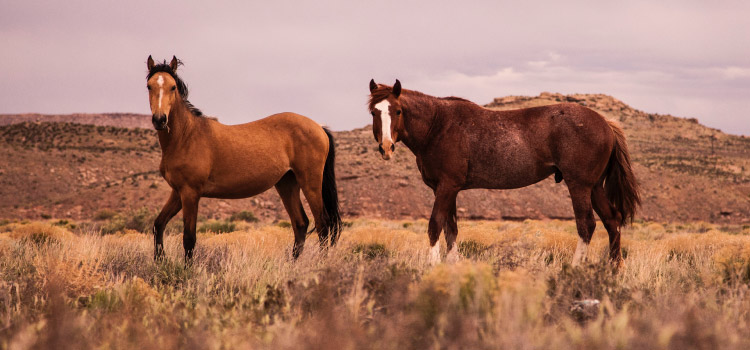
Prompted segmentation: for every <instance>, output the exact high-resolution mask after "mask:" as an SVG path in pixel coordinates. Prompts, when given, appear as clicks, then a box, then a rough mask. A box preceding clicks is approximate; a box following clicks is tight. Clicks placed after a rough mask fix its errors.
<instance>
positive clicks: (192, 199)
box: [180, 188, 200, 263]
mask: <svg viewBox="0 0 750 350" xmlns="http://www.w3.org/2000/svg"><path fill="white" fill-rule="evenodd" d="M180 200H181V201H182V220H183V223H184V225H185V230H184V231H183V234H182V247H183V248H185V262H186V263H189V262H190V261H191V260H192V259H193V249H195V241H196V238H195V225H196V223H197V221H198V201H199V200H200V196H199V195H198V193H197V192H196V191H195V190H193V189H191V188H182V189H180Z"/></svg>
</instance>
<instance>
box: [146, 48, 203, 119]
mask: <svg viewBox="0 0 750 350" xmlns="http://www.w3.org/2000/svg"><path fill="white" fill-rule="evenodd" d="M181 65H182V61H177V66H181ZM162 72H163V73H167V74H169V75H170V76H171V77H172V79H174V81H175V83H176V84H177V92H179V93H180V96H181V97H182V100H183V101H185V105H186V106H187V108H188V109H189V110H190V112H191V113H193V115H194V116H196V117H203V112H201V110H200V109H198V108H197V107H195V106H193V104H192V103H190V101H188V87H187V85H186V84H185V82H184V81H182V79H180V76H179V75H177V73H175V71H173V70H172V67H170V66H169V64H168V63H167V61H166V60H164V62H162V63H159V64H155V65H154V66H153V67H152V68H151V70H149V71H148V75H147V76H146V80H149V79H151V77H153V76H154V74H156V73H162Z"/></svg>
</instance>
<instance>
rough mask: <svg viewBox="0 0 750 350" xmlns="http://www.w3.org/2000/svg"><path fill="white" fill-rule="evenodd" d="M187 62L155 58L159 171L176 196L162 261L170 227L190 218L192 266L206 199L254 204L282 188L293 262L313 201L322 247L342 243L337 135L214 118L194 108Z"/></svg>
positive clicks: (159, 248)
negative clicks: (183, 70) (182, 71)
mask: <svg viewBox="0 0 750 350" xmlns="http://www.w3.org/2000/svg"><path fill="white" fill-rule="evenodd" d="M180 64H181V62H180V61H178V60H177V58H176V57H172V61H171V62H170V63H169V64H167V63H166V61H164V63H161V64H154V60H153V59H152V58H151V56H149V57H148V62H147V66H148V76H147V78H146V79H147V81H148V91H149V102H150V104H151V112H152V113H153V117H152V122H153V124H154V128H155V129H156V130H158V135H159V144H160V145H161V151H162V158H161V165H160V166H159V171H160V172H161V175H162V176H163V177H164V179H165V180H166V181H167V183H168V184H169V186H170V187H172V194H171V195H170V196H169V199H168V200H167V203H166V204H165V205H164V208H163V209H162V210H161V213H159V216H158V217H157V218H156V220H155V222H154V257H155V258H159V257H161V256H162V255H163V253H164V245H163V235H164V228H165V226H166V225H167V222H169V220H170V219H171V218H172V217H174V216H175V215H176V214H177V213H178V212H179V211H180V210H182V215H183V220H184V223H185V231H184V234H183V237H182V243H183V247H184V248H185V259H186V260H189V259H190V258H191V257H192V254H193V248H194V247H195V241H196V237H195V224H196V218H197V215H198V201H199V200H200V198H201V197H210V198H246V197H251V196H254V195H256V194H259V193H261V192H263V191H265V190H267V189H269V188H271V187H274V186H275V187H276V191H278V192H279V196H280V197H281V200H282V202H283V203H284V208H286V211H287V212H288V213H289V219H290V220H291V223H292V228H293V230H294V248H293V250H292V252H293V256H294V257H295V258H297V257H298V256H299V254H300V253H301V252H302V248H303V247H304V244H305V237H306V235H307V228H308V225H309V221H308V219H307V215H305V210H304V207H303V206H302V202H301V200H300V189H301V190H302V192H303V193H304V194H305V198H307V202H308V204H309V205H310V210H311V211H312V214H313V218H314V220H315V230H316V231H317V233H318V238H319V240H320V243H321V245H325V244H326V242H327V240H328V236H329V234H330V238H331V240H330V242H331V245H333V244H334V243H335V242H336V238H337V236H338V233H339V230H340V227H341V217H340V216H339V206H338V195H337V192H336V178H335V176H334V160H335V152H334V143H333V136H331V133H330V132H329V131H328V130H326V129H324V128H322V127H321V126H320V125H318V124H317V123H316V122H314V121H312V120H310V119H308V118H306V117H303V116H301V115H298V114H294V113H280V114H275V115H272V116H270V117H267V118H264V119H261V120H258V121H255V122H252V123H247V124H241V125H231V126H229V125H223V124H221V123H219V122H217V121H216V120H214V119H211V118H206V117H204V116H203V114H202V113H201V112H200V111H199V110H198V109H197V108H195V107H193V105H192V104H190V102H188V100H187V97H188V89H187V85H185V83H184V82H183V81H182V80H181V79H180V77H179V76H178V75H177V73H176V71H177V66H178V65H180Z"/></svg>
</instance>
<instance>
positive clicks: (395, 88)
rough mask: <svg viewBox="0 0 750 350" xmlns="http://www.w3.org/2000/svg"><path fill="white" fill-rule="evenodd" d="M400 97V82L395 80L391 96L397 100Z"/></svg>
mask: <svg viewBox="0 0 750 350" xmlns="http://www.w3.org/2000/svg"><path fill="white" fill-rule="evenodd" d="M400 95H401V82H400V81H398V79H396V83H395V84H393V96H394V97H395V98H398V97H399V96H400Z"/></svg>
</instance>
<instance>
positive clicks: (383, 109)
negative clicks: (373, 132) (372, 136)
mask: <svg viewBox="0 0 750 350" xmlns="http://www.w3.org/2000/svg"><path fill="white" fill-rule="evenodd" d="M390 106H391V104H390V103H389V102H388V101H386V100H383V101H380V102H378V104H376V105H375V109H377V110H379V111H380V124H381V125H383V130H382V133H381V135H383V139H382V140H380V142H383V141H386V140H388V141H390V142H391V143H393V139H392V138H391V115H390V114H389V113H388V107H390Z"/></svg>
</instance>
